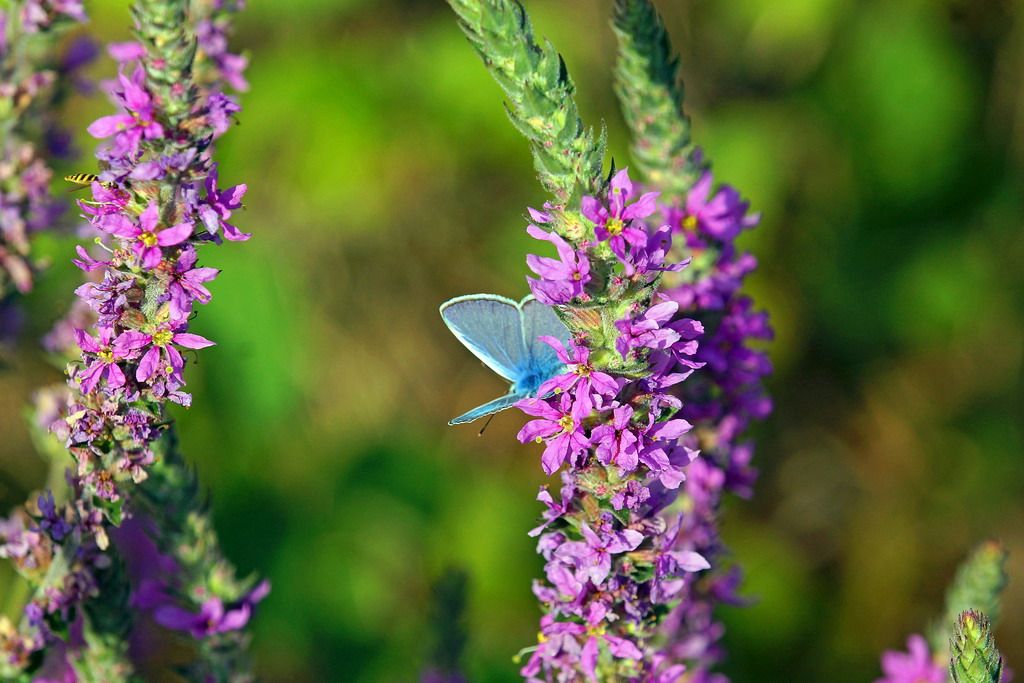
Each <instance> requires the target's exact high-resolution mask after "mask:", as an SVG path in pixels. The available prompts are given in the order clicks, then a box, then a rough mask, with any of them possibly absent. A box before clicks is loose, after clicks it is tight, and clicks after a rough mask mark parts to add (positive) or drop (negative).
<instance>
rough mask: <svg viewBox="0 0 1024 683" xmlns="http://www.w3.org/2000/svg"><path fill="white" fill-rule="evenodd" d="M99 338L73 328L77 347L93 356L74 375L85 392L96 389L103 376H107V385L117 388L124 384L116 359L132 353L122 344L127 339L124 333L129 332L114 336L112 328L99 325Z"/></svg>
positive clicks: (121, 358)
mask: <svg viewBox="0 0 1024 683" xmlns="http://www.w3.org/2000/svg"><path fill="white" fill-rule="evenodd" d="M99 333H100V336H99V339H96V338H95V337H93V336H91V335H89V334H87V333H86V332H85V331H84V330H77V329H76V330H75V341H76V342H78V347H79V348H80V349H82V351H84V352H85V353H87V354H90V355H94V356H95V358H93V360H92V361H91V362H89V364H88V365H86V366H85V368H84V369H83V370H82V371H80V372H79V373H78V374H77V375H76V377H77V379H78V381H79V382H80V383H81V385H82V391H84V392H85V393H87V394H90V393H92V392H93V390H95V389H96V385H97V384H99V383H100V380H102V379H103V378H104V377H106V378H107V387H108V388H110V389H117V388H118V387H122V386H124V383H125V376H124V372H123V371H122V370H121V367H120V366H119V365H118V364H117V362H118V361H120V360H124V359H126V358H128V357H129V356H131V355H132V353H131V351H132V349H130V348H126V347H125V346H124V344H125V342H126V341H127V340H128V337H126V335H131V334H132V333H131V332H122V333H121V334H119V335H118V336H117V338H114V328H112V327H100V328H99Z"/></svg>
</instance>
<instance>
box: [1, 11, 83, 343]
mask: <svg viewBox="0 0 1024 683" xmlns="http://www.w3.org/2000/svg"><path fill="white" fill-rule="evenodd" d="M84 21H85V14H84V12H83V10H82V5H81V3H80V2H78V1H77V0H69V1H67V2H37V1H35V0H33V1H31V2H24V3H15V4H14V6H12V7H10V8H8V9H6V10H5V9H0V339H3V338H8V337H11V336H13V333H14V332H15V330H16V321H17V314H16V313H15V312H14V311H13V310H12V309H11V308H10V306H9V304H7V303H6V302H5V300H6V299H7V296H8V294H10V293H11V292H12V291H17V292H20V293H25V292H28V291H29V290H31V289H32V285H33V280H34V275H35V270H36V263H35V262H34V259H33V258H32V254H31V244H30V238H31V236H32V234H33V233H36V232H39V231H41V230H46V229H48V228H50V227H52V226H53V225H54V224H55V223H56V221H57V219H58V218H59V217H60V215H61V214H62V213H63V210H64V206H63V204H62V203H61V202H58V201H56V200H55V199H54V198H53V196H52V195H51V194H50V179H51V176H52V172H51V170H50V167H49V165H48V163H47V158H48V157H54V156H62V155H66V153H67V152H68V149H67V145H66V143H65V141H64V136H63V135H62V134H61V133H60V131H59V130H58V129H57V128H56V127H55V126H54V124H53V120H52V119H53V117H52V111H51V110H53V109H54V108H55V107H56V106H57V104H58V102H59V100H60V99H61V97H62V95H63V92H64V91H65V90H66V89H67V87H68V86H69V85H73V84H75V82H76V79H78V75H77V72H78V70H79V69H80V68H81V66H83V65H84V64H85V63H86V62H88V61H89V60H90V59H91V58H92V56H93V54H94V52H93V48H92V44H91V43H90V42H89V41H87V40H79V41H75V42H73V43H72V44H71V45H70V46H69V47H68V48H67V50H66V51H65V52H64V54H63V56H61V55H59V53H58V51H57V49H56V45H55V44H56V42H57V39H58V37H59V36H60V35H61V33H62V32H63V30H64V29H67V28H70V27H73V26H75V25H77V24H79V23H81V22H84Z"/></svg>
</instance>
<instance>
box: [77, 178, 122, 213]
mask: <svg viewBox="0 0 1024 683" xmlns="http://www.w3.org/2000/svg"><path fill="white" fill-rule="evenodd" d="M129 198H130V196H129V194H128V193H127V192H125V191H124V190H122V189H121V188H119V187H105V186H104V185H103V183H100V182H95V183H93V184H92V201H88V202H87V201H84V200H79V201H78V207H79V208H80V209H82V212H83V213H85V214H86V215H89V216H106V215H107V214H112V213H120V212H121V211H124V209H125V207H126V206H128V200H129Z"/></svg>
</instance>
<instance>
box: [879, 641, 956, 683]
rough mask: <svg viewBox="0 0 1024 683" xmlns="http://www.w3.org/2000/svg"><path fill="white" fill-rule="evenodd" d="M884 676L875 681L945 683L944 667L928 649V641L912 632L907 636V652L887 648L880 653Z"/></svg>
mask: <svg viewBox="0 0 1024 683" xmlns="http://www.w3.org/2000/svg"><path fill="white" fill-rule="evenodd" d="M882 673H883V674H884V676H883V677H882V678H879V679H878V680H876V681H875V683H945V681H946V676H947V674H946V667H945V666H942V665H940V664H938V663H937V662H936V661H935V659H934V658H933V657H932V656H931V653H930V652H929V651H928V643H927V641H925V639H924V638H922V637H921V636H919V635H917V634H914V635H912V636H910V637H909V638H907V652H906V653H903V652H899V651H896V650H889V651H888V652H886V653H885V654H883V655H882Z"/></svg>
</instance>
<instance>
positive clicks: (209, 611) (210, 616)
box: [153, 581, 270, 639]
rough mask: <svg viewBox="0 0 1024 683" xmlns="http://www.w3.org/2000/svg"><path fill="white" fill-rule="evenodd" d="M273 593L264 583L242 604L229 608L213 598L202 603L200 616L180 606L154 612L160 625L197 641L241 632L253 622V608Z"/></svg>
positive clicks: (251, 592)
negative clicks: (182, 632)
mask: <svg viewBox="0 0 1024 683" xmlns="http://www.w3.org/2000/svg"><path fill="white" fill-rule="evenodd" d="M269 592H270V583H269V582H268V581H261V582H260V583H258V584H257V585H256V586H255V587H254V588H253V589H252V590H251V591H249V593H248V594H246V595H245V596H244V597H243V598H242V599H241V600H240V601H238V602H236V603H233V604H232V605H231V606H229V607H225V605H224V602H223V601H222V600H221V599H220V598H216V597H214V598H210V599H209V600H207V601H206V602H204V603H203V604H202V606H201V607H200V610H199V612H198V613H195V612H189V611H188V610H186V609H182V608H181V607H178V606H177V605H162V606H160V607H157V608H156V609H155V610H154V611H153V618H154V619H155V620H156V622H157V623H158V624H160V625H161V626H164V627H166V628H169V629H173V630H175V631H187V632H189V633H191V634H192V637H193V638H196V639H201V638H206V637H207V636H211V635H214V634H216V633H227V632H228V631H237V630H239V629H242V628H244V627H245V625H246V624H247V623H249V618H250V617H251V616H252V611H253V608H254V607H255V606H256V604H257V603H259V602H260V601H261V600H263V598H265V597H267V594H268V593H269Z"/></svg>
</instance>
